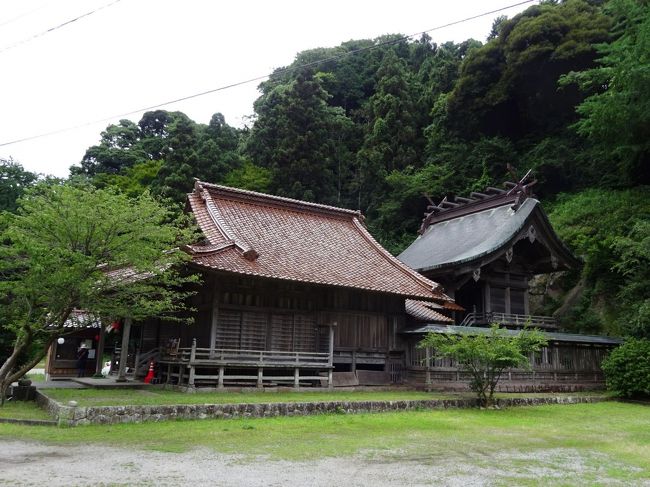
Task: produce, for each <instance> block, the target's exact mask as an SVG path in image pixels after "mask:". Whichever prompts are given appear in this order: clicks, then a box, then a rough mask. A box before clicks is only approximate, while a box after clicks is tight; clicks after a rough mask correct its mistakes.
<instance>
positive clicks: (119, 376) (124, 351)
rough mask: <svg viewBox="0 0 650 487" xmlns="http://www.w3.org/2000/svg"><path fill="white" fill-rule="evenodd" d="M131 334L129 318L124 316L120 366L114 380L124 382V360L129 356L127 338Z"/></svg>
mask: <svg viewBox="0 0 650 487" xmlns="http://www.w3.org/2000/svg"><path fill="white" fill-rule="evenodd" d="M130 336H131V318H124V329H123V330H122V352H121V353H120V367H119V369H118V372H117V379H115V382H126V360H127V358H128V356H129V338H130Z"/></svg>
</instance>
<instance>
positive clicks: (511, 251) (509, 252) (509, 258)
mask: <svg viewBox="0 0 650 487" xmlns="http://www.w3.org/2000/svg"><path fill="white" fill-rule="evenodd" d="M514 253H515V249H514V248H513V247H510V248H509V249H508V250H506V260H507V261H508V264H510V263H511V262H512V256H513V254H514Z"/></svg>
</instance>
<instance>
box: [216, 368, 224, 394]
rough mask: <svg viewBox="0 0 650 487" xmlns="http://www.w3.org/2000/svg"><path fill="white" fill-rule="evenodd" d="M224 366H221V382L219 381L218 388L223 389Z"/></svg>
mask: <svg viewBox="0 0 650 487" xmlns="http://www.w3.org/2000/svg"><path fill="white" fill-rule="evenodd" d="M224 372H225V370H224V367H223V365H222V366H221V367H219V382H217V388H219V389H223V375H224Z"/></svg>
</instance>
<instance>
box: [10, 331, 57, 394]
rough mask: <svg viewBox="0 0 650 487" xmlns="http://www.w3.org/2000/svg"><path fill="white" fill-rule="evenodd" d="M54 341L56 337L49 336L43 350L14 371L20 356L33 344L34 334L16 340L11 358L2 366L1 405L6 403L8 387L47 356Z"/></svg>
mask: <svg viewBox="0 0 650 487" xmlns="http://www.w3.org/2000/svg"><path fill="white" fill-rule="evenodd" d="M53 341H54V337H51V338H48V340H47V341H46V343H45V346H44V347H43V350H41V351H40V352H39V353H38V354H37V355H36V357H34V358H33V359H32V360H30V361H29V362H27V363H26V364H25V365H23V366H22V367H21V368H19V369H18V370H16V371H14V368H15V366H16V362H17V361H18V357H19V356H20V354H21V353H22V352H23V351H25V349H27V348H28V347H29V346H30V345H31V342H32V335H31V334H28V335H27V336H26V338H24V339H22V340H17V341H16V343H15V345H14V350H13V352H12V353H11V355H10V356H9V358H7V360H5V361H4V363H3V364H2V366H0V406H2V405H4V403H5V398H6V395H7V389H9V386H10V385H11V384H12V382H15V381H17V380H18V379H20V378H21V377H23V376H24V375H25V374H26V373H27V372H29V371H30V370H31V369H32V368H34V366H35V365H36V364H37V363H39V362H40V361H41V359H42V358H43V357H45V355H46V354H47V350H48V349H49V348H50V346H51V345H52V342H53Z"/></svg>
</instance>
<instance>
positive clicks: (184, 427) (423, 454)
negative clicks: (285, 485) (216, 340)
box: [0, 402, 650, 485]
mask: <svg viewBox="0 0 650 487" xmlns="http://www.w3.org/2000/svg"><path fill="white" fill-rule="evenodd" d="M18 437H20V438H23V439H32V440H40V441H45V442H51V443H54V444H66V443H77V444H78V443H79V442H80V441H83V444H84V445H89V446H90V445H92V444H93V443H96V444H103V445H114V446H120V447H130V448H136V449H137V448H141V449H152V450H157V451H164V452H183V451H187V450H189V449H192V448H196V447H207V448H211V449H213V450H215V451H218V452H222V453H237V454H243V455H250V456H255V455H265V456H268V457H269V458H270V459H286V460H305V461H306V460H315V459H318V458H321V457H342V456H348V455H355V454H357V455H364V456H367V457H368V460H373V459H378V460H379V461H382V462H400V463H404V462H409V461H410V462H415V463H417V464H430V465H436V464H440V462H452V463H453V462H455V461H460V460H463V461H465V462H467V461H468V459H469V460H470V461H471V463H472V464H474V465H476V466H477V468H478V467H480V468H495V469H498V471H499V472H500V474H499V475H500V476H501V479H502V480H503V481H504V482H505V484H511V483H518V484H525V483H526V482H527V480H526V478H529V479H536V478H537V479H539V478H544V479H547V480H548V481H549V482H550V483H553V482H554V481H555V482H556V483H557V481H558V476H560V477H559V479H566V480H567V485H579V484H580V482H579V481H580V479H586V480H588V483H591V481H593V482H594V483H599V480H598V479H599V475H601V474H602V476H603V477H607V478H609V479H616V480H620V481H623V482H624V483H626V484H639V483H642V482H641V481H648V480H650V409H649V408H648V407H647V406H642V405H636V404H625V403H618V402H604V403H597V404H576V405H549V406H538V407H525V408H510V409H506V410H477V409H461V410H436V411H414V412H396V413H382V414H359V415H321V416H307V417H293V418H290V417H281V418H268V419H235V420H204V421H170V422H161V423H144V424H120V425H111V426H103V425H91V426H80V427H77V428H46V427H38V426H32V427H21V426H19V425H4V424H0V438H18ZM80 438H82V440H80ZM581 472H582V473H581ZM583 473H584V475H583ZM565 474H566V475H568V476H567V477H565V476H564V475H565ZM522 475H524V476H526V478H523V477H521V476H522ZM560 483H561V482H560ZM497 484H498V483H497ZM505 484H504V485H505ZM531 484H536V485H539V483H538V482H535V481H534V480H531Z"/></svg>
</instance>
